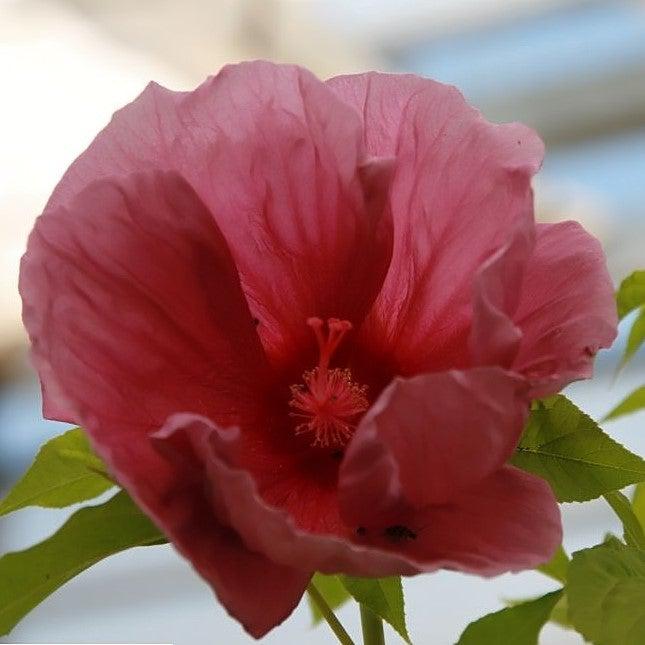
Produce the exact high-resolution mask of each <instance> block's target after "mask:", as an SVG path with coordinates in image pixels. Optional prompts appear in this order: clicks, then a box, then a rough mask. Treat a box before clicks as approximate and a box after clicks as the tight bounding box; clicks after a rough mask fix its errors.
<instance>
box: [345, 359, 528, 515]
mask: <svg viewBox="0 0 645 645" xmlns="http://www.w3.org/2000/svg"><path fill="white" fill-rule="evenodd" d="M525 390H526V385H525V383H524V381H523V379H521V378H519V377H518V376H516V375H514V374H511V373H509V372H505V371H504V370H502V369H500V368H496V367H491V368H475V369H471V370H465V371H456V370H455V371H450V372H440V373H433V374H423V375H420V376H416V377H413V378H410V379H396V380H395V381H394V382H393V383H392V384H391V385H390V386H388V388H386V390H385V391H384V392H383V393H382V394H381V396H380V398H379V400H378V401H377V402H376V403H375V404H374V406H373V407H372V409H371V410H370V411H369V412H368V413H367V415H366V416H365V417H364V419H363V420H362V422H361V424H360V426H359V427H358V429H357V431H356V434H355V435H354V437H353V439H352V441H351V443H350V445H349V447H348V449H347V452H346V455H345V458H344V460H343V463H342V465H341V469H340V474H339V484H338V487H339V500H340V507H341V513H342V516H343V519H344V520H345V521H346V522H347V523H348V524H349V525H355V526H358V525H360V526H365V527H370V526H387V525H396V524H397V523H398V521H399V519H401V518H400V516H401V514H402V513H403V514H405V513H407V512H408V511H409V510H410V509H421V508H424V507H426V506H428V505H430V504H445V503H447V502H449V501H450V500H452V499H454V498H455V497H457V496H459V495H460V494H461V493H462V492H463V491H464V490H469V489H471V488H472V487H473V486H477V485H478V483H479V482H480V481H481V480H483V479H485V478H486V477H487V476H489V475H490V474H491V473H493V472H495V471H496V470H497V469H499V468H500V467H501V466H502V465H503V464H504V463H505V462H506V460H507V459H508V458H509V456H510V455H511V453H512V452H513V450H514V448H515V446H516V445H517V441H518V439H519V437H520V435H521V433H522V428H523V426H524V422H525V420H526V416H527V410H528V405H527V400H526V399H525V398H524V396H523V393H524V392H525Z"/></svg>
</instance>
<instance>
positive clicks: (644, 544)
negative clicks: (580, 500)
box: [604, 491, 645, 550]
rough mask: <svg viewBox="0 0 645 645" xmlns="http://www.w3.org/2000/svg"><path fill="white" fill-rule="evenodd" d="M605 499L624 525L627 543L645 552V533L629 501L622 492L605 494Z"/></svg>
mask: <svg viewBox="0 0 645 645" xmlns="http://www.w3.org/2000/svg"><path fill="white" fill-rule="evenodd" d="M604 498H605V500H607V503H608V504H609V506H611V508H612V509H613V511H614V513H616V515H618V519H620V521H621V522H622V524H623V529H624V536H625V542H627V544H629V545H630V546H633V547H636V548H637V549H641V550H645V532H644V531H643V527H642V526H641V524H640V521H639V519H638V517H636V514H635V513H634V510H633V509H632V504H631V502H630V501H629V499H627V497H625V495H623V494H622V493H621V492H620V491H612V492H610V493H605V495H604Z"/></svg>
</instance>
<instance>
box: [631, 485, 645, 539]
mask: <svg viewBox="0 0 645 645" xmlns="http://www.w3.org/2000/svg"><path fill="white" fill-rule="evenodd" d="M632 509H633V510H634V515H636V517H637V518H638V521H639V522H640V524H641V526H642V527H643V530H645V484H638V486H636V489H635V490H634V497H633V498H632Z"/></svg>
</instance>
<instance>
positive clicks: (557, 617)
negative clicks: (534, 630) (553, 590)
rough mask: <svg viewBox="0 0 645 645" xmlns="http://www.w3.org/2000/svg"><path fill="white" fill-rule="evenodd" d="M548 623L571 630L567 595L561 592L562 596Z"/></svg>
mask: <svg viewBox="0 0 645 645" xmlns="http://www.w3.org/2000/svg"><path fill="white" fill-rule="evenodd" d="M549 622H550V623H555V624H556V625H559V626H560V627H562V628H563V629H573V625H572V624H571V621H570V620H569V603H568V601H567V594H566V592H565V591H564V590H563V593H562V595H561V596H560V599H559V600H558V602H556V603H555V607H554V608H553V610H552V611H551V615H550V616H549Z"/></svg>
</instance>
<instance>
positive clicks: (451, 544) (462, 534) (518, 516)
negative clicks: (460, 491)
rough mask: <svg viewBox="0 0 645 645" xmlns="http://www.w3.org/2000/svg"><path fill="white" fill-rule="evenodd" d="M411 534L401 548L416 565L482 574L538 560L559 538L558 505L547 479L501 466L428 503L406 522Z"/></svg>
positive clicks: (547, 554)
mask: <svg viewBox="0 0 645 645" xmlns="http://www.w3.org/2000/svg"><path fill="white" fill-rule="evenodd" d="M410 524H411V527H412V529H413V530H415V531H416V535H417V537H416V539H415V540H410V541H407V542H405V543H404V544H401V545H400V551H401V552H402V553H405V554H406V555H407V556H408V557H409V558H410V559H411V560H414V561H416V562H418V563H419V566H420V567H421V566H424V567H428V566H430V563H432V562H435V561H440V562H442V567H443V568H446V569H455V570H457V571H464V572H467V573H474V574H477V575H482V576H493V575H498V574H500V573H505V572H507V571H520V570H522V569H531V568H534V567H536V566H538V565H540V564H543V563H544V562H546V561H547V560H549V558H551V556H552V555H553V553H554V552H555V550H556V548H557V547H558V545H559V544H560V543H561V541H562V525H561V522H560V511H559V508H558V504H557V502H556V500H555V497H554V496H553V492H552V491H551V489H550V488H549V485H548V484H547V483H546V482H545V481H544V480H543V479H540V478H539V477H536V476H534V475H531V474H529V473H525V472H523V471H521V470H518V469H516V468H513V467H512V466H504V467H503V468H502V469H501V470H499V471H497V472H496V473H494V474H493V475H491V476H490V477H489V478H488V479H486V480H485V481H483V482H482V483H481V484H480V485H479V486H477V487H475V488H473V489H472V490H471V491H469V492H467V493H464V495H463V496H461V497H460V498H458V499H456V500H455V501H454V502H453V503H451V504H448V505H445V506H434V507H429V508H428V509H426V510H425V511H424V512H422V513H419V514H418V515H417V517H416V518H415V519H414V520H412V521H411V522H410Z"/></svg>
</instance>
